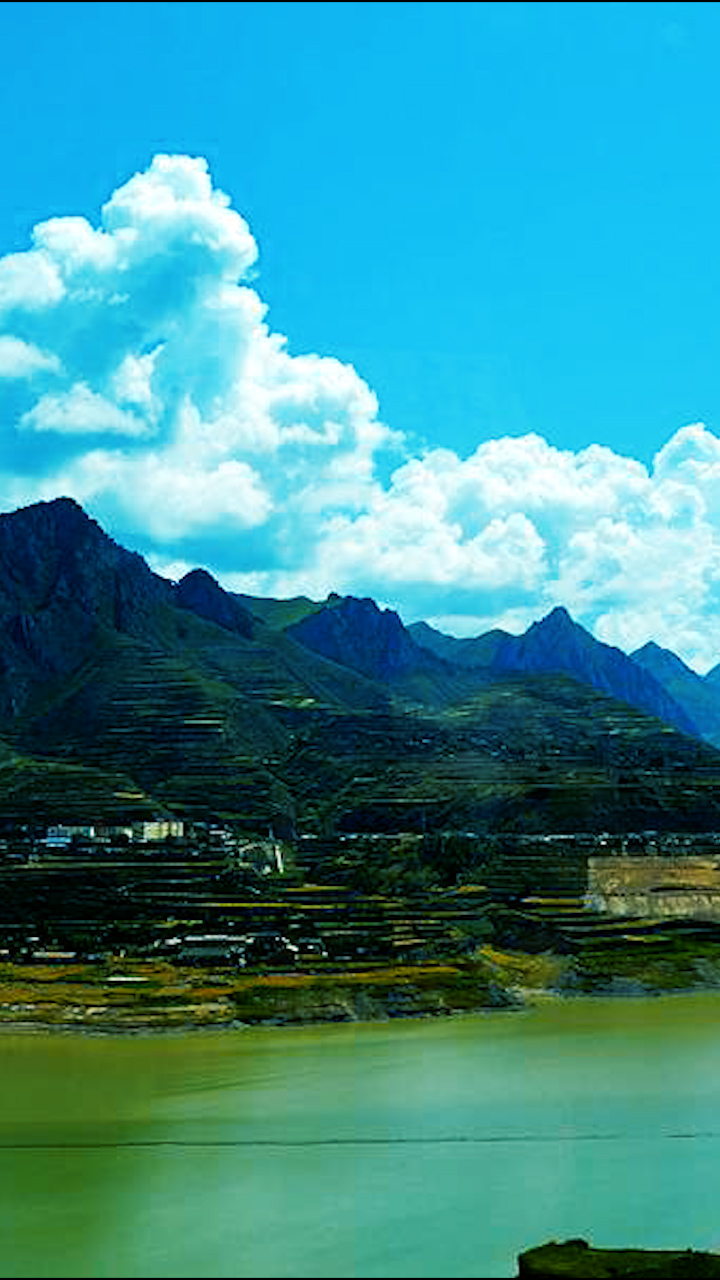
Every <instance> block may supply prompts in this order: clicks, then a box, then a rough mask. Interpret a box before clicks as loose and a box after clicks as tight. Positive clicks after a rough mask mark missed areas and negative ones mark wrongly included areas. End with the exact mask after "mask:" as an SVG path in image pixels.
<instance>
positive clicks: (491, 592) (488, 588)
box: [0, 155, 720, 669]
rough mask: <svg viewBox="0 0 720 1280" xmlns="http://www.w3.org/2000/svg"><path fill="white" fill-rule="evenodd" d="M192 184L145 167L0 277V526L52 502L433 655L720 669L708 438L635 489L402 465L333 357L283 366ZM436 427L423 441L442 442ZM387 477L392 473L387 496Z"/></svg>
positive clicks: (209, 195) (47, 227)
mask: <svg viewBox="0 0 720 1280" xmlns="http://www.w3.org/2000/svg"><path fill="white" fill-rule="evenodd" d="M257 260H258V248H257V244H256V242H255V239H254V237H253V235H252V232H251V231H250V228H249V227H248V225H247V223H246V222H245V220H244V219H243V218H242V216H241V215H240V214H239V213H238V212H237V211H236V210H234V209H233V208H232V206H231V203H230V200H229V198H228V197H227V196H226V195H225V194H223V193H222V192H220V191H218V190H217V189H216V188H215V187H214V186H213V183H212V179H211V176H210V173H209V171H208V167H207V164H206V162H205V161H204V160H203V159H201V158H197V157H189V156H183V155H173V156H168V155H160V156H156V157H155V158H154V159H153V160H152V162H151V163H150V164H149V166H148V168H147V169H145V170H144V171H143V172H140V173H137V174H135V175H134V176H133V177H131V178H130V179H129V181H127V182H126V183H124V185H122V186H121V187H120V188H119V189H118V190H117V191H115V192H114V193H113V194H112V195H111V196H110V198H109V199H108V201H107V202H106V204H105V205H104V206H103V208H102V210H101V214H100V218H99V223H98V225H97V226H93V225H92V224H91V223H90V222H89V221H88V220H87V219H86V218H84V217H82V216H75V217H61V218H49V219H47V220H46V221H44V222H42V223H40V224H39V225H38V226H36V227H35V229H34V231H33V234H32V240H31V243H30V244H29V247H28V248H27V250H26V251H25V252H22V253H12V254H8V255H6V256H5V257H0V428H1V431H0V503H1V505H2V507H3V508H4V509H6V510H9V509H11V508H13V507H15V506H18V505H20V504H21V503H24V502H30V501H34V500H36V499H38V498H50V497H54V496H57V495H59V494H70V495H72V496H73V497H75V498H77V499H78V501H80V502H82V503H83V504H84V505H85V506H86V508H87V509H88V511H89V512H90V513H91V514H92V515H93V516H94V517H95V518H96V519H98V520H99V521H100V522H101V523H102V524H103V525H104V526H105V527H106V528H107V529H108V531H109V532H111V533H112V534H113V536H114V537H116V538H118V539H119V540H120V541H124V542H125V543H126V545H129V546H132V547H133V548H135V549H137V550H139V551H142V552H143V553H144V554H145V555H146V556H147V557H148V559H149V560H150V562H151V563H152V564H153V566H154V567H156V568H157V569H158V570H159V571H161V572H166V573H168V574H169V575H171V576H178V575H179V574H180V573H182V572H183V571H184V570H185V569H187V568H191V567H194V566H195V565H197V564H203V565H205V566H206V567H207V568H209V569H211V571H213V572H215V573H216V574H217V576H218V577H219V578H220V579H221V581H223V582H224V583H225V584H226V585H227V586H229V587H230V588H234V589H236V590H246V591H251V592H256V593H258V594H274V595H291V594H295V593H299V592H304V593H307V594H310V595H314V596H317V597H322V596H324V595H325V594H326V593H327V592H328V591H330V590H339V591H349V592H354V593H355V594H370V595H373V596H374V597H375V598H376V599H377V600H378V601H379V602H380V603H383V604H388V605H392V606H393V607H395V608H397V609H399V611H400V612H401V614H402V615H403V617H404V618H405V619H406V621H408V622H410V621H413V620H415V619H416V618H420V617H424V618H426V619H427V620H428V621H430V622H434V623H435V624H436V625H439V626H444V627H445V628H446V629H448V630H451V631H453V632H454V633H455V634H465V635H468V634H478V633H479V632H481V631H483V630H487V629H489V628H490V627H492V626H495V625H499V626H505V627H507V628H508V629H510V630H514V631H519V630H522V629H523V628H524V627H525V626H527V625H528V623H529V622H531V621H532V620H533V619H535V618H537V617H539V616H540V615H541V614H542V613H543V612H545V611H547V610H548V609H549V608H551V607H552V606H553V605H555V604H558V603H562V604H565V605H566V606H567V607H568V608H569V609H570V611H571V612H572V613H573V614H574V616H575V617H577V618H578V620H579V621H581V622H583V623H584V624H585V625H587V626H588V627H590V628H591V629H592V630H593V631H594V632H595V634H597V635H598V636H600V637H601V638H602V639H605V640H607V641H610V642H612V643H615V644H619V645H620V646H621V647H623V648H626V649H631V648H633V647H635V646H637V645H640V644H642V643H644V642H645V641H646V640H647V639H649V638H651V637H652V638H654V639H655V640H657V641H658V642H659V643H661V644H665V645H667V646H668V647H670V648H673V649H674V650H675V651H676V652H678V653H680V654H681V656H683V657H684V658H685V659H686V660H688V661H690V662H692V663H693V664H695V665H696V666H697V667H698V669H704V668H706V667H708V666H710V665H711V664H713V663H714V662H716V661H718V659H720V637H718V636H716V628H715V622H714V619H715V617H716V616H717V608H718V603H719V600H720V585H719V584H720V440H719V439H718V438H717V437H716V436H715V435H714V434H713V433H712V432H711V431H709V430H708V429H707V427H705V426H703V425H702V424H695V425H690V426H683V427H681V428H680V430H678V431H677V432H676V433H675V434H674V435H673V437H672V438H671V439H670V440H669V441H668V442H667V443H666V444H665V446H664V447H663V448H662V449H661V450H660V451H659V453H658V454H657V456H656V458H655V459H654V461H653V464H652V466H651V467H646V466H644V465H643V464H642V463H640V462H638V461H636V460H635V459H633V458H631V457H625V456H621V455H619V454H617V453H615V452H614V451H613V450H611V449H609V448H606V447H603V446H601V445H592V446H590V447H589V448H585V449H581V450H579V451H577V452H573V451H571V450H562V449H558V448H556V447H554V446H553V445H552V444H551V443H549V442H548V441H547V440H545V439H543V438H542V437H541V436H540V435H537V434H530V435H526V436H523V437H520V438H506V437H501V438H498V439H494V440H485V441H484V442H483V443H481V444H479V445H478V447H477V448H476V449H475V450H474V452H472V453H471V454H470V455H469V456H467V457H460V456H458V454H456V453H455V452H453V451H452V450H450V449H447V448H440V447H428V448H426V449H424V450H423V451H422V452H420V453H418V454H417V456H411V455H410V453H409V451H408V445H407V442H406V441H404V440H403V438H402V437H401V436H400V435H399V434H398V433H396V432H393V431H392V430H391V428H390V427H388V426H387V425H386V424H384V423H383V422H382V419H381V417H380V409H379V406H378V402H377V398H376V396H375V394H374V392H373V391H372V389H371V388H370V387H369V386H368V385H367V384H366V383H365V382H364V381H363V379H362V377H361V376H360V375H359V374H358V373H357V372H356V370H355V369H354V368H352V366H350V365H348V364H345V363H342V362H341V361H339V360H337V359H335V358H334V357H332V356H331V355H322V354H316V353H313V352H308V353H303V354H293V353H291V351H290V350H289V348H288V343H287V340H286V339H285V337H284V336H283V335H281V334H278V333H276V332H273V330H272V329H271V327H270V325H269V323H268V318H267V308H266V305H265V303H264V302H263V300H262V298H261V297H260V295H259V294H258V292H257V291H256V289H255V288H254V279H255V273H256V264H257ZM441 430H442V424H441V423H439V424H438V431H439V432H440V431H441ZM380 459H382V463H383V468H382V474H383V475H387V473H388V463H390V465H391V466H394V470H391V473H390V478H389V479H388V480H384V481H381V479H380V474H381V472H380V469H379V467H378V461H379V460H380Z"/></svg>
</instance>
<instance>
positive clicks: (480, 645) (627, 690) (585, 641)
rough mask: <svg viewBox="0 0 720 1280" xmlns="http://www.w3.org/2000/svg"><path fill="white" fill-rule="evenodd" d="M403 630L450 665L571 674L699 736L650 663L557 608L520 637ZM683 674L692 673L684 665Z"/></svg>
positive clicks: (421, 627)
mask: <svg viewBox="0 0 720 1280" xmlns="http://www.w3.org/2000/svg"><path fill="white" fill-rule="evenodd" d="M409 630H410V633H411V635H412V636H413V638H414V639H415V640H416V641H417V642H418V643H420V644H422V645H424V646H426V647H427V648H428V649H429V650H431V651H432V652H434V653H436V654H442V656H443V657H444V658H446V659H448V660H450V661H453V662H456V663H462V664H463V665H468V666H473V667H482V668H484V670H485V672H486V674H487V675H498V674H501V673H509V672H525V673H526V674H528V675H530V674H541V673H545V672H547V673H555V674H563V675H567V676H571V677H572V678H573V679H574V680H580V681H582V683H584V684H588V685H590V686H591V687H592V688H593V689H597V690H598V691H599V692H601V693H607V694H609V695H610V696H611V697H614V698H619V699H620V700H621V701H623V702H628V703H630V705H631V706H634V707H638V708H639V709H640V710H642V711H646V712H647V713H648V714H650V715H655V716H659V717H660V719H662V720H665V721H666V722H667V723H668V724H673V725H675V726H676V727H677V728H678V729H681V730H682V732H683V733H690V734H695V735H698V734H700V735H701V736H702V731H701V729H700V726H699V725H698V724H696V722H695V720H694V718H693V715H692V711H691V709H690V707H689V706H688V705H686V704H685V702H684V701H683V699H682V698H680V697H676V696H675V691H674V690H671V689H669V688H668V687H667V686H666V684H665V682H664V680H662V679H661V678H660V676H659V675H658V674H657V673H656V672H655V670H654V669H652V667H649V666H648V665H647V664H644V663H641V662H635V661H634V660H633V659H632V658H628V656H627V655H626V654H624V653H623V652H622V650H621V649H616V648H615V647H614V646H612V645H607V644H603V643H602V642H601V641H599V640H596V639H595V638H594V637H593V636H592V635H590V632H589V631H586V630H585V628H584V627H581V626H580V625H579V624H578V623H577V622H574V621H573V619H572V618H571V617H570V614H569V613H568V611H567V609H564V608H562V607H561V606H558V607H557V608H555V609H553V610H552V611H551V612H550V613H549V614H548V615H547V616H546V617H545V618H542V619H541V620H540V621H539V622H534V623H533V624H532V626H530V627H529V628H528V630H527V631H526V632H525V633H524V634H523V635H521V636H512V635H510V634H509V633H508V632H507V631H501V630H499V629H495V630H493V631H488V632H486V633H485V634H484V635H481V636H476V637H473V638H466V639H457V638H455V637H453V636H446V635H444V634H443V633H442V632H441V631H436V630H435V629H434V628H433V627H429V626H428V625H427V623H422V622H420V623H414V624H413V625H412V626H411V627H410V628H409ZM677 661H678V662H679V661H680V660H679V659H677ZM688 674H689V675H692V673H691V672H689V669H688ZM698 679H699V677H698ZM700 683H702V682H700Z"/></svg>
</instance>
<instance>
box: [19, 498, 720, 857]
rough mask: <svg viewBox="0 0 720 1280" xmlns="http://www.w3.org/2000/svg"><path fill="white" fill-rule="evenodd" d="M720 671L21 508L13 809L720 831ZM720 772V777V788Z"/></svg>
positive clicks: (569, 631)
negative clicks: (216, 562) (467, 619)
mask: <svg viewBox="0 0 720 1280" xmlns="http://www.w3.org/2000/svg"><path fill="white" fill-rule="evenodd" d="M714 742H720V673H715V674H713V673H710V675H709V676H707V677H705V679H702V678H701V677H699V676H696V675H695V673H693V672H691V671H690V669H689V668H687V667H685V665H684V664H683V663H682V662H681V661H680V659H679V658H677V657H675V655H672V654H669V653H668V652H667V651H663V650H660V649H659V648H658V647H657V646H645V647H644V649H642V650H639V651H638V652H637V653H636V654H634V655H631V656H628V655H626V654H623V653H622V652H621V651H620V650H619V649H615V648H613V647H612V646H608V645H604V644H602V643H601V642H599V641H597V640H595V639H594V638H593V637H592V636H591V635H590V634H589V633H588V632H587V631H585V630H584V628H582V627H580V626H579V625H578V624H577V623H575V622H573V620H572V619H571V618H570V616H569V615H568V614H567V612H566V611H565V610H564V609H555V610H553V611H552V612H551V613H550V614H549V615H548V616H547V617H546V618H544V619H542V620H541V621H539V622H538V623H535V624H533V626H532V627H530V628H529V629H528V631H527V632H526V633H525V635H524V636H520V637H513V636H510V635H508V634H507V633H504V632H498V631H495V632H490V633H488V635H487V636H481V637H477V638H476V639H475V640H457V639H455V638H454V637H449V636H443V635H442V633H440V632H437V631H435V630H434V629H433V628H431V627H428V626H427V625H426V624H422V623H417V624H414V625H413V626H411V627H405V626H404V625H403V623H402V621H401V619H400V618H399V617H398V615H397V614H396V613H395V612H393V610H391V609H382V608H379V607H378V605H377V604H376V603H375V602H374V601H373V600H371V599H357V598H355V597H352V596H340V595H337V594H335V593H333V594H331V595H330V596H329V597H328V598H327V600H325V601H320V602H319V601H312V600H309V599H308V598H306V597H302V596H301V597H296V598H294V599H292V600H284V601H283V600H272V599H264V598H260V597H252V596H247V595H239V594H237V593H232V592H228V591H225V590H224V589H223V588H222V586H221V585H220V584H219V583H218V582H217V581H216V580H215V579H214V578H213V577H212V575H211V574H210V573H208V572H207V571H206V570H204V569H202V568H198V569H195V570H193V571H191V572H190V573H188V574H187V575H186V576H185V577H183V578H182V579H181V580H180V581H179V582H172V581H170V580H168V579H165V578H162V577H161V576H159V575H158V574H156V573H153V572H152V570H151V569H150V568H149V567H148V565H147V564H146V563H145V561H144V560H143V559H142V558H141V557H140V556H139V555H137V554H135V553H133V552H130V551H127V550H126V549H124V548H123V547H121V546H119V545H118V544H117V543H116V542H114V541H113V540H112V539H111V538H110V537H109V536H108V535H107V534H106V533H105V532H104V531H103V530H102V529H101V528H100V526H99V525H98V524H96V522H95V521H94V520H92V519H91V518H90V517H89V516H88V515H87V514H86V513H85V512H84V511H83V509H82V508H81V507H80V506H78V504H77V503H75V502H74V501H72V500H71V499H68V498H58V499H55V500H54V501H51V502H43V503H36V504H33V505H32V506H29V507H25V508H21V509H20V510H18V511H15V512H11V513H8V514H5V515H2V516H0V818H4V819H5V821H6V822H17V821H29V820H33V819H37V820H39V819H40V818H42V817H53V818H65V819H67V820H70V819H71V818H73V817H74V818H78V817H80V816H82V817H84V818H86V819H87V818H88V817H89V816H90V815H92V817H94V819H95V820H99V819H102V818H105V819H107V820H109V819H111V818H115V817H119V816H120V815H121V816H122V818H123V819H126V818H128V817H132V816H137V815H138V814H140V813H143V814H147V813H148V812H155V813H162V812H172V813H175V814H178V815H179V816H184V817H186V818H190V819H193V818H195V819H197V818H214V819H217V818H220V819H221V820H227V821H231V822H233V823H234V824H235V825H237V826H240V827H245V828H246V829H249V830H267V828H268V827H272V828H273V829H274V830H276V831H278V832H282V833H286V834H293V833H298V832H300V833H302V832H316V833H317V832H323V833H326V834H331V833H332V832H333V831H337V830H373V831H398V830H413V829H427V828H428V827H433V828H443V829H446V828H454V829H460V828H462V829H475V830H489V829H491V828H492V829H498V828H501V829H503V828H504V829H515V830H527V829H529V830H557V831H560V830H620V829H631V830H642V829H645V828H659V827H664V828H665V829H707V828H708V827H710V828H712V829H715V828H717V827H718V826H720V800H717V801H716V799H715V795H716V794H717V795H718V796H719V797H720V752H718V750H716V748H715V746H714V745H713V743H714ZM716 784H717V785H716Z"/></svg>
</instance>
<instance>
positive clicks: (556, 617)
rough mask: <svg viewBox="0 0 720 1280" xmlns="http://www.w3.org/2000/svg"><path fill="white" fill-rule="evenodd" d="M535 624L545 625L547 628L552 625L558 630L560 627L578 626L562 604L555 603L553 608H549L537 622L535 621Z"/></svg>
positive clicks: (538, 625)
mask: <svg viewBox="0 0 720 1280" xmlns="http://www.w3.org/2000/svg"><path fill="white" fill-rule="evenodd" d="M535 626H537V627H547V628H548V629H549V628H550V627H552V628H554V629H555V630H560V629H561V628H564V629H567V628H570V627H572V628H575V627H578V626H579V623H577V622H575V621H574V619H573V618H571V616H570V614H569V613H568V611H567V609H566V608H565V606H564V605H562V604H556V605H555V608H554V609H551V610H550V612H549V613H547V614H546V615H545V617H544V618H541V619H540V621H539V622H537V623H535Z"/></svg>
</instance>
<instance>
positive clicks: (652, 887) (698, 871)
mask: <svg viewBox="0 0 720 1280" xmlns="http://www.w3.org/2000/svg"><path fill="white" fill-rule="evenodd" d="M585 901H586V903H587V905H588V906H590V907H593V908H594V909H595V910H596V911H603V912H606V913H607V914H608V915H634V916H651V917H653V916H654V917H658V918H663V917H667V918H670V917H678V916H682V917H685V918H691V919H696V920H720V858H715V857H701V856H684V857H665V858H657V857H638V858H626V857H621V856H620V857H617V856H616V857H609V858H589V859H588V883H587V891H586V894H585Z"/></svg>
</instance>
